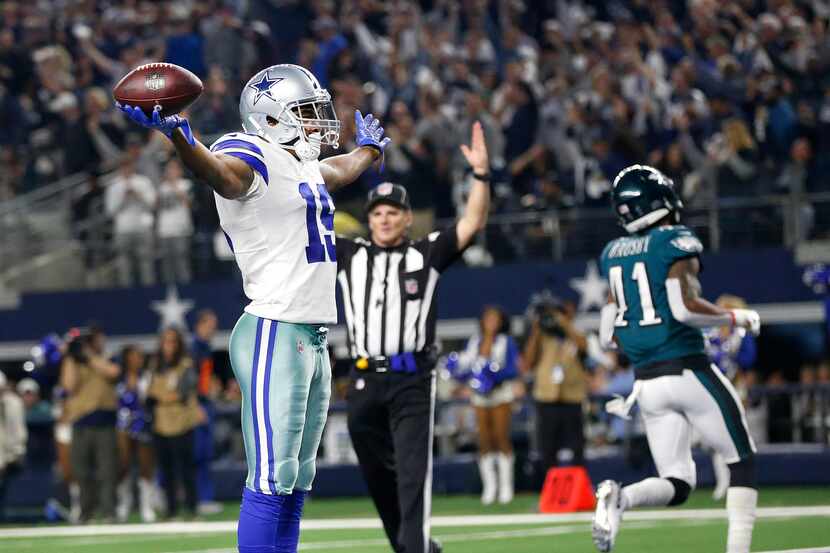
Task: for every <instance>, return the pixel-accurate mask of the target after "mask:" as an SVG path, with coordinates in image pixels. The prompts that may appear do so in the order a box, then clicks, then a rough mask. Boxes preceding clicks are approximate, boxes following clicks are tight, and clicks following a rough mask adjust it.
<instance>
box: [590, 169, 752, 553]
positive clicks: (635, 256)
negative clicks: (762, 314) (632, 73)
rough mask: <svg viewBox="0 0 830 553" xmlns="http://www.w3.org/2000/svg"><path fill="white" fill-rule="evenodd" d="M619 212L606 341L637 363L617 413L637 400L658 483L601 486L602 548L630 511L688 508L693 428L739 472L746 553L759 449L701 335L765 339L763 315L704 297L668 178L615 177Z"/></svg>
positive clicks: (738, 511)
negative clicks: (621, 231) (725, 330)
mask: <svg viewBox="0 0 830 553" xmlns="http://www.w3.org/2000/svg"><path fill="white" fill-rule="evenodd" d="M613 207H614V211H615V213H616V215H617V216H618V217H619V220H620V223H621V224H622V226H623V227H624V228H625V230H626V231H628V233H629V235H628V236H624V237H621V238H617V239H616V240H613V241H612V242H611V243H609V244H608V245H607V246H606V247H605V250H604V251H603V252H602V256H601V258H600V263H601V266H602V270H603V274H604V275H605V276H606V277H607V278H608V282H609V285H610V290H611V294H610V298H609V304H608V305H607V306H606V307H605V308H604V309H603V311H602V316H601V323H600V340H601V342H603V345H605V346H606V347H614V345H615V344H618V345H619V346H620V347H621V348H622V350H623V351H624V352H625V354H626V355H627V356H628V357H629V358H630V359H631V362H632V364H633V365H634V373H635V376H636V382H635V385H634V391H633V392H632V394H631V395H630V396H629V397H628V399H626V400H625V401H623V400H622V399H617V400H612V401H611V402H609V404H608V405H607V409H608V411H609V412H612V413H615V414H619V415H621V416H626V417H627V416H628V411H629V409H630V408H631V405H632V404H633V402H634V401H635V400H636V401H637V402H638V404H639V407H640V412H641V414H642V416H643V422H644V424H645V428H646V434H647V437H648V444H649V447H650V449H651V453H652V456H653V457H654V463H655V465H656V466H657V471H658V473H659V475H660V476H659V478H646V479H645V480H642V481H640V482H637V483H635V484H631V485H629V486H625V487H621V486H620V484H619V483H617V482H614V481H611V480H606V481H604V482H602V483H600V485H599V486H598V487H597V508H596V513H595V515H594V522H593V538H594V544H595V545H596V546H597V549H599V550H600V551H610V550H611V549H612V547H613V546H614V540H615V538H616V534H617V531H618V530H619V526H620V520H621V519H622V514H623V512H624V511H625V510H627V509H631V508H634V507H642V506H671V505H679V504H681V503H683V502H684V501H685V500H686V498H687V497H688V496H689V493H690V492H691V490H692V489H693V488H694V487H695V483H696V472H695V463H694V461H693V460H692V448H691V440H692V429H694V430H695V431H696V432H697V433H698V434H699V435H700V436H701V437H702V439H703V441H704V442H705V443H706V444H707V445H709V446H711V447H712V448H713V449H715V450H716V451H718V452H719V453H720V454H721V455H723V456H724V458H725V459H726V461H727V463H728V464H729V469H730V473H731V482H732V483H731V487H730V488H729V490H728V491H727V494H726V508H727V514H728V519H729V533H728V537H727V545H726V551H727V553H748V552H749V546H750V542H751V540H752V527H753V524H754V521H755V506H756V503H757V499H758V492H757V488H756V477H755V462H754V457H755V444H754V443H753V441H752V437H751V436H750V435H749V432H748V431H747V424H746V417H745V415H744V410H743V407H742V406H741V403H740V400H739V399H738V396H737V394H736V392H735V389H734V388H733V387H732V384H731V383H730V382H729V381H728V380H727V379H726V378H725V377H724V376H723V375H722V374H721V372H720V371H719V370H718V369H717V368H716V367H714V366H713V365H712V364H711V363H710V362H709V360H708V359H707V357H706V354H705V352H704V346H703V334H702V332H701V330H700V329H702V328H706V327H712V326H722V325H733V326H739V327H743V328H746V329H747V330H748V331H750V332H752V333H753V334H756V335H757V334H758V332H759V331H760V326H761V321H760V318H759V316H758V313H757V312H755V311H751V310H747V309H732V310H726V309H723V308H721V307H718V306H717V305H714V304H712V303H709V302H708V301H706V300H705V299H703V298H702V297H700V293H701V290H700V283H699V282H698V273H699V272H700V270H701V265H700V260H699V255H700V253H701V251H702V250H703V246H702V245H701V243H700V241H699V240H698V239H697V237H696V236H695V235H694V233H693V232H692V231H691V230H689V229H688V228H687V227H684V226H682V225H680V224H679V223H680V210H681V208H682V203H681V202H680V200H679V199H678V197H677V195H676V194H675V192H674V190H673V188H672V181H671V179H669V178H668V177H666V176H665V175H664V174H663V173H661V172H660V171H658V170H657V169H654V168H652V167H648V166H645V165H633V166H631V167H627V168H626V169H624V170H622V171H621V172H620V174H619V175H617V177H616V178H615V179H614V189H613Z"/></svg>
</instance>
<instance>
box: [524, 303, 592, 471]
mask: <svg viewBox="0 0 830 553" xmlns="http://www.w3.org/2000/svg"><path fill="white" fill-rule="evenodd" d="M574 312H575V308H574V306H573V305H572V304H570V305H565V304H563V303H562V301H561V300H559V299H558V298H556V297H554V296H550V295H545V296H541V297H539V298H536V299H534V301H533V302H532V303H531V306H530V317H531V319H532V322H531V330H530V336H529V337H528V340H527V343H526V344H525V348H524V354H523V359H524V363H523V369H524V372H525V373H526V374H527V375H528V376H529V378H530V379H532V380H533V399H534V400H535V402H536V432H537V440H538V448H539V450H540V453H541V456H542V465H543V468H544V470H545V472H547V470H548V469H550V468H551V467H554V466H556V465H582V464H583V463H584V451H585V435H584V434H583V429H582V402H583V401H584V400H585V397H586V396H587V391H588V390H587V388H588V379H587V377H586V373H585V365H584V359H585V356H586V353H587V348H588V341H587V339H586V338H585V335H584V334H582V333H581V332H580V331H579V330H577V329H576V328H575V327H574V325H573V319H574V315H575V313H574ZM528 373H529V374H528Z"/></svg>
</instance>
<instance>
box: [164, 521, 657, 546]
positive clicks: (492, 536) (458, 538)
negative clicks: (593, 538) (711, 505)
mask: <svg viewBox="0 0 830 553" xmlns="http://www.w3.org/2000/svg"><path fill="white" fill-rule="evenodd" d="M655 526H657V525H656V524H653V523H645V522H635V523H633V524H628V525H626V528H640V529H643V528H654V527H655ZM576 532H586V533H587V532H588V528H586V527H585V525H584V524H579V525H576V524H573V525H569V526H553V527H546V528H533V529H524V530H504V531H501V532H498V531H497V532H479V533H474V534H469V533H464V532H460V533H457V534H442V535H438V536H436V537H437V538H439V539H440V540H441V542H442V543H454V542H469V541H485V540H504V539H512V538H527V537H534V536H555V535H559V534H573V533H576ZM388 545H389V542H388V541H387V540H385V539H365V540H348V541H344V540H337V541H322V542H320V541H315V542H310V543H301V544H300V550H302V551H308V550H314V549H326V550H328V549H351V548H353V547H360V548H363V547H388ZM166 553H236V550H235V549H209V550H207V551H205V550H204V549H198V550H193V551H178V552H173V551H169V552H166Z"/></svg>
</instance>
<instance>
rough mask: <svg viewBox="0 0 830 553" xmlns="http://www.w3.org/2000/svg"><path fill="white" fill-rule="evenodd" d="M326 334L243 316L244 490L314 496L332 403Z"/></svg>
mask: <svg viewBox="0 0 830 553" xmlns="http://www.w3.org/2000/svg"><path fill="white" fill-rule="evenodd" d="M326 333H327V329H326V328H325V327H321V326H320V325H314V324H294V323H284V322H279V321H272V320H269V319H261V318H259V317H256V316H254V315H251V314H249V313H244V314H243V315H242V317H240V319H239V321H238V322H237V323H236V326H235V327H234V329H233V332H232V333H231V339H230V359H231V366H232V367H233V372H234V374H235V375H236V379H237V381H238V382H239V387H240V389H241V392H242V432H243V437H244V441H245V456H246V458H247V461H248V477H247V479H246V480H245V486H246V487H247V488H248V489H250V490H252V491H255V492H259V493H264V494H271V495H273V494H282V495H287V494H290V493H291V492H292V491H293V490H294V489H295V488H297V489H300V490H309V489H311V483H312V482H313V481H314V474H315V472H316V465H315V459H316V457H317V447H318V446H319V445H320V438H321V437H322V435H323V427H324V426H325V424H326V415H327V413H328V407H329V397H330V396H331V364H330V362H329V356H328V351H327V347H326Z"/></svg>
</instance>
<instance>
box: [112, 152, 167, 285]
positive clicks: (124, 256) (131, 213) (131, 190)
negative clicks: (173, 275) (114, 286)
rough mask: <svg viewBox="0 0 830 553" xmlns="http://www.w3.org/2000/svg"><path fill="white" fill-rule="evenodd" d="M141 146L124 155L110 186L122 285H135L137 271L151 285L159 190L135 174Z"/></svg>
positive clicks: (144, 281)
mask: <svg viewBox="0 0 830 553" xmlns="http://www.w3.org/2000/svg"><path fill="white" fill-rule="evenodd" d="M139 153H140V145H139V144H138V143H136V142H133V143H131V144H130V145H129V146H128V148H127V152H126V153H125V154H124V156H122V158H121V168H120V169H119V173H118V176H117V177H116V178H115V179H113V181H112V182H111V183H110V184H109V186H108V187H107V191H106V193H105V197H104V199H105V203H106V209H107V214H109V215H110V216H111V217H113V219H114V221H115V225H114V229H113V245H114V248H115V254H116V256H117V258H118V276H119V281H120V284H121V285H122V286H131V285H132V284H133V282H134V281H133V274H134V272H136V271H137V272H138V273H139V275H140V283H141V285H143V286H151V285H152V284H154V283H155V276H154V274H153V209H154V207H155V205H156V197H157V192H156V189H155V187H154V186H153V183H152V182H151V181H150V179H148V178H147V177H145V176H144V175H140V174H138V173H136V159H137V158H138V155H139Z"/></svg>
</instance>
